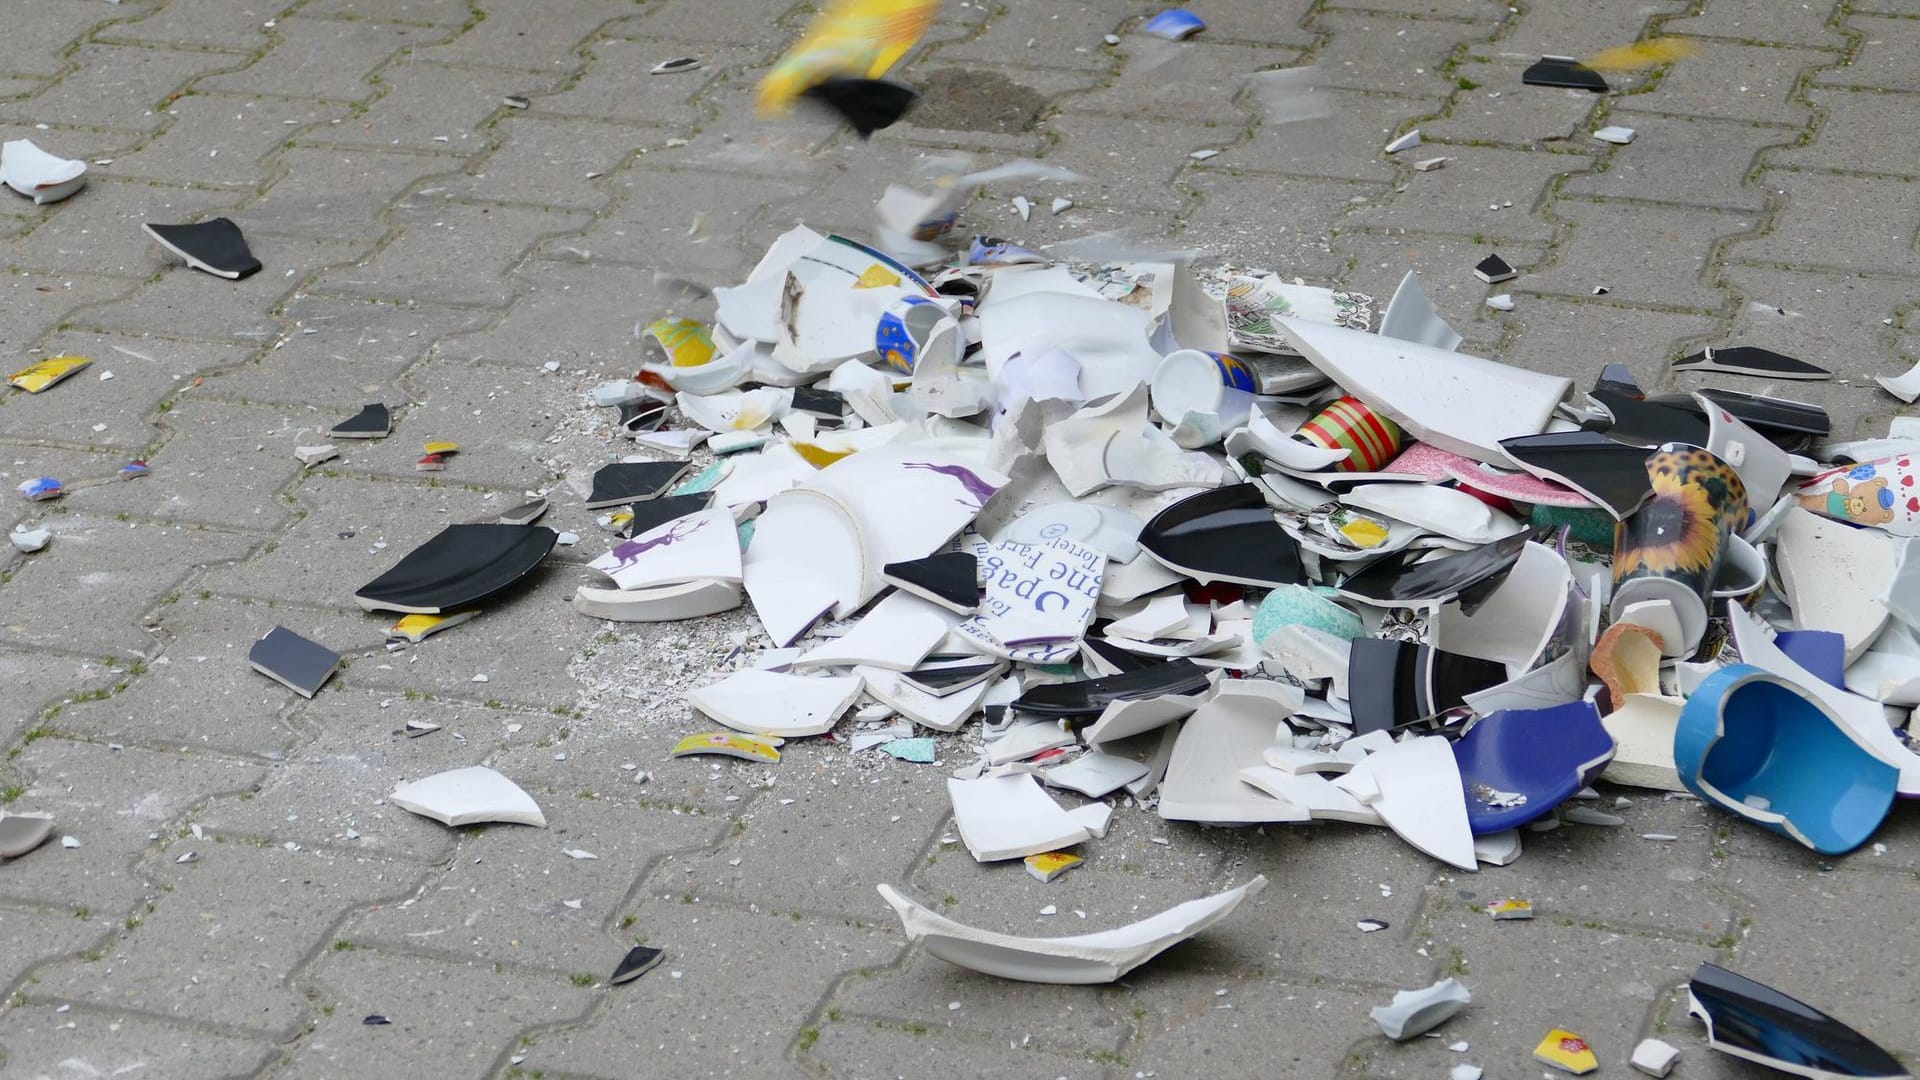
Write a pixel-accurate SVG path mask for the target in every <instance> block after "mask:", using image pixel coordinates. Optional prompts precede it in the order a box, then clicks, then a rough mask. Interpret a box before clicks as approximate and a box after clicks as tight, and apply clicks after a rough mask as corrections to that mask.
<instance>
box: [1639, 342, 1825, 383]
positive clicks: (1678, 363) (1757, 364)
mask: <svg viewBox="0 0 1920 1080" xmlns="http://www.w3.org/2000/svg"><path fill="white" fill-rule="evenodd" d="M1673 370H1675V371H1702V372H1717V373H1720V374H1725V375H1752V376H1754V377H1755V378H1761V379H1831V378H1833V372H1831V371H1828V370H1827V369H1826V368H1823V367H1817V366H1815V365H1813V364H1809V363H1807V362H1806V361H1804V360H1796V359H1794V358H1793V357H1791V356H1782V355H1781V354H1779V353H1777V352H1774V351H1773V350H1771V349H1761V348H1757V347H1755V346H1752V345H1736V346H1733V347H1731V348H1725V349H1712V348H1708V349H1702V350H1700V351H1699V352H1697V353H1694V354H1693V355H1691V356H1688V357H1686V358H1685V359H1681V360H1675V361H1674V362H1673Z"/></svg>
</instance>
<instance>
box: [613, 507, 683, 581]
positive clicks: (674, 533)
mask: <svg viewBox="0 0 1920 1080" xmlns="http://www.w3.org/2000/svg"><path fill="white" fill-rule="evenodd" d="M706 524H707V523H706V521H705V520H692V519H689V518H681V519H680V520H679V521H676V522H674V523H673V527H672V528H670V529H668V530H667V531H666V532H665V533H663V534H661V535H660V536H656V537H654V538H653V539H651V540H629V541H627V542H626V543H624V544H620V545H619V546H617V547H615V548H614V549H613V550H612V551H610V552H608V553H607V554H609V555H611V556H613V558H614V561H615V566H614V569H616V570H625V569H626V568H627V567H629V566H632V565H633V564H634V563H636V562H638V561H639V560H640V556H642V555H644V554H646V553H647V552H649V551H652V550H653V549H654V548H659V547H666V546H667V545H668V544H672V543H674V542H676V541H680V540H685V539H686V538H687V537H689V536H692V535H693V534H694V533H697V532H699V531H700V530H701V529H702V528H704V527H705V526H706Z"/></svg>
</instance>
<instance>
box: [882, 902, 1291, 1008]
mask: <svg viewBox="0 0 1920 1080" xmlns="http://www.w3.org/2000/svg"><path fill="white" fill-rule="evenodd" d="M1266 884H1267V879H1266V878H1264V877H1261V876H1259V875H1255V876H1254V878H1253V879H1252V880H1251V881H1248V882H1247V883H1246V884H1244V885H1241V886H1239V887H1238V888H1234V889H1228V890H1227V891H1225V892H1222V893H1215V894H1214V895H1212V896H1208V897H1203V898H1202V899H1199V900H1189V901H1187V902H1186V903H1184V904H1178V905H1176V906H1174V907H1171V908H1168V909H1167V910H1166V911H1163V912H1160V913H1159V914H1157V915H1153V916H1150V917H1148V918H1146V919H1142V920H1141V921H1139V922H1137V923H1133V924H1131V925H1128V926H1121V927H1116V928H1115V929H1112V930H1103V931H1100V932H1098V933H1093V934H1080V935H1077V936H1074V937H1063V938H1027V937H1015V936H1013V935H1010V934H998V933H994V932H992V931H988V930H979V929H976V928H974V927H971V926H966V925H963V924H961V923H957V922H954V921H953V920H951V919H948V918H946V917H944V916H942V915H939V914H937V913H935V912H933V911H931V910H929V909H927V908H926V907H923V906H921V905H920V904H918V903H916V902H914V900H913V899H912V898H910V897H908V896H907V895H905V894H904V893H902V892H900V891H899V890H898V889H895V888H894V887H893V886H891V885H881V886H880V887H879V888H880V896H881V898H882V899H884V900H886V902H887V904H888V905H889V906H890V907H892V908H893V910H894V913H895V914H896V915H898V916H899V917H900V923H901V926H902V928H904V929H905V930H906V933H907V940H908V941H909V942H913V943H917V944H920V945H923V946H924V947H925V948H926V950H927V952H928V953H930V954H932V955H934V956H937V957H939V958H940V959H942V960H945V961H946V962H947V963H949V964H953V965H955V966H957V967H963V968H967V969H968V970H971V971H978V972H981V973H983V974H987V975H997V976H999V977H1000V978H1003V979H1017V980H1019V981H1021V982H1038V983H1057V984H1061V985H1070V986H1084V985H1092V984H1098V983H1110V982H1113V981H1115V980H1116V979H1119V978H1122V977H1123V976H1125V975H1126V974H1127V972H1129V971H1132V970H1133V969H1134V968H1137V967H1139V966H1140V965H1141V964H1144V963H1146V962H1147V961H1149V960H1151V959H1153V958H1154V957H1156V956H1158V955H1160V954H1161V953H1163V952H1165V951H1166V950H1168V949H1169V948H1172V947H1173V946H1174V945H1176V944H1178V943H1180V942H1182V941H1185V940H1186V939H1188V938H1190V937H1193V936H1194V935H1195V934H1198V933H1200V932H1201V931H1203V930H1205V929H1207V928H1208V927H1210V926H1212V925H1214V924H1215V923H1217V922H1219V921H1220V920H1222V919H1224V918H1226V917H1227V916H1229V915H1231V914H1233V911H1234V909H1235V908H1237V907H1239V906H1240V904H1241V902H1242V901H1244V900H1245V899H1246V898H1247V897H1249V896H1252V895H1253V894H1255V893H1257V892H1259V891H1260V890H1261V889H1262V888H1264V887H1266Z"/></svg>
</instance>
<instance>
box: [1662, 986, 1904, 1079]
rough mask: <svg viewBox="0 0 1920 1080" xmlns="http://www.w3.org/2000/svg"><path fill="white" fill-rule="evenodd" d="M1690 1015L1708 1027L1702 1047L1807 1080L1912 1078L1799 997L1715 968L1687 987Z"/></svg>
mask: <svg viewBox="0 0 1920 1080" xmlns="http://www.w3.org/2000/svg"><path fill="white" fill-rule="evenodd" d="M1687 1012H1688V1014H1690V1015H1692V1016H1693V1017H1695V1018H1696V1019H1698V1020H1699V1021H1700V1022H1701V1023H1703V1024H1705V1025H1706V1026H1707V1045H1708V1046H1711V1047H1712V1048H1714V1049H1715V1050H1718V1051H1720V1052H1721V1053H1723V1054H1728V1055H1731V1056H1733V1057H1737V1058H1740V1059H1742V1060H1744V1061H1752V1062H1757V1063H1758V1064H1761V1065H1765V1066H1767V1067H1768V1068H1770V1069H1778V1070H1780V1071H1781V1072H1784V1073H1791V1074H1793V1075H1795V1076H1805V1077H1809V1078H1811V1080H1831V1078H1835V1077H1857V1078H1861V1080H1869V1078H1870V1080H1911V1078H1912V1075H1913V1074H1912V1073H1911V1072H1909V1071H1908V1070H1907V1068H1906V1067H1905V1066H1903V1065H1901V1064H1900V1062H1899V1060H1898V1059H1896V1058H1895V1057H1894V1056H1893V1055H1892V1054H1889V1053H1887V1052H1886V1051H1885V1050H1883V1049H1881V1048H1880V1047H1879V1045H1878V1044H1876V1043H1874V1042H1873V1041H1872V1040H1870V1039H1868V1038H1867V1037H1866V1036H1865V1035H1862V1034H1860V1033H1859V1032H1858V1031H1855V1030H1854V1029H1852V1028H1850V1027H1848V1026H1847V1025H1845V1024H1843V1023H1841V1022H1840V1021H1838V1020H1835V1019H1834V1018H1833V1017H1831V1016H1828V1015H1827V1014H1826V1013H1823V1012H1821V1011H1820V1010H1818V1009H1816V1008H1814V1007H1813V1006H1811V1005H1808V1004H1807V1003H1806V1002H1803V1001H1800V1000H1799V999H1797V998H1792V997H1788V996H1787V995H1786V994H1783V993H1781V992H1780V991H1778V990H1775V989H1774V988H1773V987H1771V986H1767V985H1765V984H1764V983H1758V982H1755V981H1754V980H1752V979H1749V978H1747V977H1745V976H1743V975H1736V974H1734V973H1733V972H1731V971H1728V970H1727V969H1725V968H1722V967H1718V966H1716V965H1714V964H1701V965H1700V967H1699V968H1698V969H1697V970H1696V971H1695V972H1694V973H1693V978H1692V979H1691V980H1690V981H1689V982H1688V983H1687Z"/></svg>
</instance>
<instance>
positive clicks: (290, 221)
mask: <svg viewBox="0 0 1920 1080" xmlns="http://www.w3.org/2000/svg"><path fill="white" fill-rule="evenodd" d="M316 130H317V132H318V133H319V134H318V135H317V136H316V138H317V139H324V138H325V137H326V133H327V132H329V131H331V130H333V128H332V127H331V126H328V127H324V128H319V129H316ZM277 162H278V164H279V165H280V166H281V167H283V168H285V169H286V170H287V176H286V178H285V179H283V180H281V181H280V182H278V183H276V184H274V185H273V186H272V187H271V188H269V189H268V190H267V192H266V194H264V195H263V196H261V197H260V198H259V199H258V200H256V201H254V202H252V203H251V204H250V205H249V206H248V207H247V211H246V220H245V221H244V222H243V223H242V224H243V225H251V226H253V228H254V229H255V230H257V231H259V232H260V233H262V234H263V235H264V234H270V233H271V234H286V235H292V236H313V237H327V238H330V239H336V240H346V241H353V242H357V243H358V244H359V245H360V247H361V248H362V249H363V250H364V249H365V248H367V247H370V246H372V244H373V243H374V242H376V241H378V240H379V239H380V238H381V237H382V236H384V235H385V234H386V233H387V231H388V230H389V228H390V227H391V226H390V224H389V222H388V220H387V208H388V207H389V205H390V204H392V203H393V202H394V200H395V199H396V198H398V197H399V196H400V195H401V194H402V193H403V192H406V191H408V189H410V188H412V187H413V186H414V185H416V184H419V183H420V182H421V181H423V180H426V179H427V178H429V177H438V176H442V175H448V174H453V173H455V172H457V171H458V169H459V162H458V161H457V160H455V159H454V158H451V157H447V156H443V155H439V154H406V153H381V152H378V151H372V150H331V149H326V148H324V147H318V146H315V147H307V146H296V147H295V148H294V149H290V150H287V151H285V152H283V153H282V154H281V155H280V156H279V158H278V159H277Z"/></svg>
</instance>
